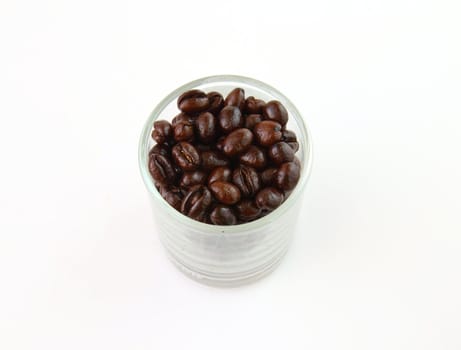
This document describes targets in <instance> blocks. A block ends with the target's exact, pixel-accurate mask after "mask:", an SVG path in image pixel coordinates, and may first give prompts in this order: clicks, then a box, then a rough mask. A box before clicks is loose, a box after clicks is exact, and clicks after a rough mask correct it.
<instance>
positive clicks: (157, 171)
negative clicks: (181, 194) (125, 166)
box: [149, 154, 176, 184]
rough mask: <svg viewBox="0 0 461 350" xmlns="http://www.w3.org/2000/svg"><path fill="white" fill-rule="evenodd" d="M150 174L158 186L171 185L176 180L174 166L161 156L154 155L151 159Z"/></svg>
mask: <svg viewBox="0 0 461 350" xmlns="http://www.w3.org/2000/svg"><path fill="white" fill-rule="evenodd" d="M149 172H150V174H151V175H152V177H153V179H154V181H155V182H156V183H158V184H170V183H173V182H174V180H175V179H176V173H175V171H174V168H173V164H171V161H170V160H169V159H168V158H167V157H165V156H162V155H161V154H153V155H151V156H150V157H149Z"/></svg>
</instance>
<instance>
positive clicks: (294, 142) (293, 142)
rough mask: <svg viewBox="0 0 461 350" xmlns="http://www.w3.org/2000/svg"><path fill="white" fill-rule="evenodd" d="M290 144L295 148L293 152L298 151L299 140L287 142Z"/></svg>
mask: <svg viewBox="0 0 461 350" xmlns="http://www.w3.org/2000/svg"><path fill="white" fill-rule="evenodd" d="M287 144H288V146H290V147H291V149H292V150H293V152H295V153H296V152H298V150H299V143H298V142H297V141H292V142H287Z"/></svg>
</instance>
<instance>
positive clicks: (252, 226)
mask: <svg viewBox="0 0 461 350" xmlns="http://www.w3.org/2000/svg"><path fill="white" fill-rule="evenodd" d="M236 87H241V88H243V89H244V90H245V96H251V95H252V96H255V97H256V98H260V99H262V100H264V101H266V102H267V101H270V100H279V101H280V102H281V103H282V104H283V105H284V106H285V107H286V109H287V111H288V114H289V122H288V124H287V129H289V130H293V131H294V132H296V135H297V137H298V142H299V150H298V152H297V153H296V155H297V157H298V158H299V160H300V162H301V177H300V179H299V182H298V184H297V185H296V187H295V188H294V190H293V191H292V193H291V195H290V196H289V197H288V198H287V199H286V200H285V202H284V203H283V204H282V205H281V206H280V207H278V208H277V209H276V210H274V211H273V212H271V213H270V214H268V215H266V216H264V217H262V218H260V219H258V220H255V221H252V222H249V223H245V224H241V225H234V226H218V225H209V224H205V223H201V222H198V221H195V220H192V219H190V218H188V217H187V216H185V215H183V214H181V213H180V212H178V211H176V210H175V209H174V208H173V207H171V206H170V205H169V204H168V203H167V202H166V201H165V200H164V199H163V198H162V197H161V196H160V194H159V192H158V191H157V189H156V188H155V185H154V182H153V180H152V178H151V175H150V173H149V169H148V153H149V150H150V149H151V148H152V146H153V145H154V144H155V141H153V140H152V138H151V132H152V127H153V124H154V121H156V120H160V119H166V120H170V121H171V119H172V118H173V117H174V116H175V115H177V114H178V113H179V110H178V109H177V105H176V99H177V97H178V96H179V95H181V94H182V93H183V92H185V91H187V90H190V89H200V90H203V91H205V92H210V91H218V92H220V93H221V94H222V95H223V96H224V97H225V96H226V95H227V93H229V92H230V91H231V90H232V89H234V88H236ZM138 157H139V167H140V170H141V175H142V178H143V180H144V183H145V185H146V188H147V190H148V192H149V198H150V200H151V204H152V214H153V216H154V222H155V225H156V228H157V232H158V234H159V236H160V240H161V242H162V243H163V245H164V246H165V248H166V250H167V252H168V255H169V257H170V258H171V260H172V261H173V263H175V265H176V266H177V267H179V268H180V270H181V271H183V272H184V273H185V274H186V275H188V276H189V277H192V278H193V279H195V280H197V281H199V282H202V283H206V284H211V285H216V286H236V285H241V284H245V283H249V282H252V281H255V280H257V279H260V278H261V277H263V276H265V275H267V274H268V273H269V272H271V271H273V270H274V268H275V267H276V266H277V265H278V263H279V262H280V260H281V258H282V257H283V255H284V254H285V252H286V250H287V248H288V245H289V242H290V240H291V237H292V233H293V231H294V229H295V225H296V222H297V218H298V214H299V211H300V207H301V197H302V194H303V191H304V188H305V185H306V183H307V180H308V178H309V174H310V172H311V167H312V140H311V136H310V134H309V131H308V129H307V127H306V125H305V123H304V120H303V118H302V116H301V114H300V113H299V111H298V110H297V109H296V107H295V106H294V105H293V103H292V102H291V101H290V100H289V99H288V98H287V97H285V96H284V95H283V94H282V93H280V92H279V91H277V90H276V89H274V88H273V87H271V86H269V85H267V84H265V83H263V82H261V81H258V80H255V79H251V78H247V77H242V76H234V75H218V76H211V77H206V78H202V79H198V80H194V81H192V82H190V83H187V84H185V85H183V86H181V87H179V88H177V89H176V90H174V91H173V92H172V93H170V94H169V95H168V96H166V97H165V98H164V99H163V100H162V101H161V102H160V103H159V104H158V105H157V107H155V109H154V110H153V111H152V113H151V114H150V116H149V118H148V119H147V121H146V124H145V126H144V128H143V131H142V134H141V139H140V142H139V154H138Z"/></svg>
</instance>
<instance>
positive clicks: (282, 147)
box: [267, 142, 295, 165]
mask: <svg viewBox="0 0 461 350" xmlns="http://www.w3.org/2000/svg"><path fill="white" fill-rule="evenodd" d="M267 154H268V155H269V157H270V158H271V159H272V161H273V162H274V163H275V164H277V165H280V164H282V163H286V162H291V161H292V160H293V159H294V157H295V152H294V151H293V149H292V148H291V147H290V145H288V144H287V143H286V142H277V143H274V144H273V145H272V146H270V147H269V149H268V151H267Z"/></svg>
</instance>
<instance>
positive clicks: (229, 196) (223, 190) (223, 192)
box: [210, 181, 240, 205]
mask: <svg viewBox="0 0 461 350" xmlns="http://www.w3.org/2000/svg"><path fill="white" fill-rule="evenodd" d="M210 191H211V193H213V195H214V196H215V198H216V199H217V200H218V201H220V202H221V203H223V204H227V205H231V204H235V203H237V202H238V201H239V200H240V190H239V189H238V187H237V186H235V185H234V184H232V183H230V182H225V181H215V182H213V183H211V184H210Z"/></svg>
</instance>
